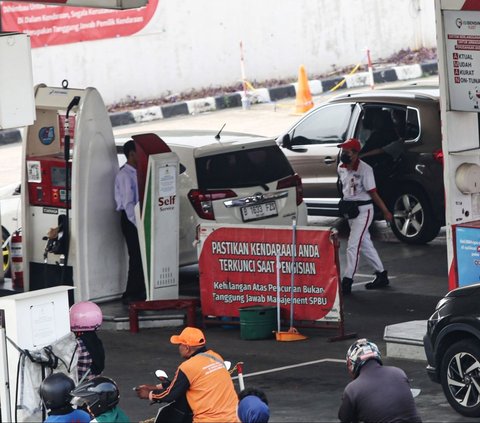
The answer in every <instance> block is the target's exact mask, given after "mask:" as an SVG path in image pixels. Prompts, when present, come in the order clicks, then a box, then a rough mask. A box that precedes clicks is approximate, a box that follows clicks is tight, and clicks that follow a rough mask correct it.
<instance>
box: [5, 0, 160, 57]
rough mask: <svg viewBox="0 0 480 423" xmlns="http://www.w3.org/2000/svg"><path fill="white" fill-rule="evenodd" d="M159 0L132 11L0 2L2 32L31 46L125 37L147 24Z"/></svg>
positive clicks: (151, 0) (150, 0)
mask: <svg viewBox="0 0 480 423" xmlns="http://www.w3.org/2000/svg"><path fill="white" fill-rule="evenodd" d="M158 2H159V0H149V2H148V5H147V6H145V7H141V8H138V9H131V10H109V9H94V8H87V7H69V6H47V5H44V4H36V3H15V2H8V1H4V2H2V3H1V10H2V15H1V16H2V30H3V31H17V32H23V33H26V34H28V35H30V37H31V45H32V47H44V46H49V45H56V44H68V43H76V42H80V41H91V40H100V39H104V38H114V37H126V36H128V35H132V34H135V33H136V32H138V31H140V30H141V29H143V28H144V27H145V25H147V23H148V22H149V21H150V19H151V18H152V16H153V15H154V13H155V10H156V9H157V5H158Z"/></svg>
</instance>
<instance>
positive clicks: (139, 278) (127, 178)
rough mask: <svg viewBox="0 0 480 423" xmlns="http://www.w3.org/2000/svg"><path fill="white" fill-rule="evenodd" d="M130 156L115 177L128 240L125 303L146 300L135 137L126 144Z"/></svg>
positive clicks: (123, 225) (124, 147) (122, 220)
mask: <svg viewBox="0 0 480 423" xmlns="http://www.w3.org/2000/svg"><path fill="white" fill-rule="evenodd" d="M123 154H125V157H126V158H127V163H125V164H124V165H123V166H122V167H121V168H120V171H119V172H118V174H117V177H116V178H115V202H116V203H117V211H120V213H121V228H122V233H123V236H124V237H125V241H126V243H127V249H128V256H129V263H128V277H127V287H126V289H125V292H124V294H123V296H122V301H123V303H124V304H128V303H129V302H131V301H141V300H145V283H144V276H143V267H142V256H141V253H140V243H139V241H138V232H137V226H136V219H135V205H136V204H137V203H138V182H137V153H136V149H135V143H134V141H133V140H130V141H127V142H126V143H125V144H124V146H123Z"/></svg>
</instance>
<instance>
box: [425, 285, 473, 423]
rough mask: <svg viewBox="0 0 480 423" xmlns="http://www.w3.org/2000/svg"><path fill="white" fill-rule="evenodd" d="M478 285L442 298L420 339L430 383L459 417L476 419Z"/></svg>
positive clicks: (459, 289) (450, 293)
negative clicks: (439, 391)
mask: <svg viewBox="0 0 480 423" xmlns="http://www.w3.org/2000/svg"><path fill="white" fill-rule="evenodd" d="M479 304H480V284H475V285H470V286H466V287H462V288H457V289H455V290H453V291H450V292H449V293H448V294H447V295H445V297H444V298H442V299H441V300H440V301H439V302H438V304H437V306H436V307H435V312H434V313H433V314H432V316H431V317H430V319H429V320H428V323H427V333H426V335H425V337H424V339H423V341H424V348H425V354H426V356H427V361H428V366H427V372H428V375H429V376H430V379H431V380H432V381H434V382H436V383H441V384H442V388H443V392H444V393H445V396H446V397H447V400H448V402H449V403H450V405H451V406H452V407H453V408H454V409H455V410H456V411H457V412H459V413H460V414H463V415H464V416H468V417H480V306H479Z"/></svg>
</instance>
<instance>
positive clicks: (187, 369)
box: [151, 349, 238, 423]
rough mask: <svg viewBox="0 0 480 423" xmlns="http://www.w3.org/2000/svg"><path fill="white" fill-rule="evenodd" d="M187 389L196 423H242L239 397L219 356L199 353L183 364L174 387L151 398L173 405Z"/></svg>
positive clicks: (158, 392)
mask: <svg viewBox="0 0 480 423" xmlns="http://www.w3.org/2000/svg"><path fill="white" fill-rule="evenodd" d="M180 387H182V388H183V389H182V388H180ZM179 388H180V389H179ZM185 388H186V396H187V401H188V404H189V405H190V408H191V409H192V412H193V422H194V423H207V422H212V423H213V422H222V423H236V422H238V417H237V403H238V399H237V393H236V392H235V388H234V386H233V382H232V378H231V377H230V374H229V373H228V370H227V369H226V368H225V365H224V363H223V358H222V357H221V356H220V355H218V354H217V353H216V352H214V351H212V350H208V351H205V350H204V349H202V350H200V351H197V352H196V353H195V354H194V355H192V356H191V357H190V358H189V359H188V360H186V361H184V362H183V363H182V364H180V366H179V367H178V369H177V372H176V373H175V377H174V379H173V380H172V383H171V384H170V386H169V387H168V388H167V389H166V390H164V391H157V390H155V391H153V392H152V395H151V398H152V400H155V401H171V400H174V399H176V398H178V396H179V395H182V394H184V393H185Z"/></svg>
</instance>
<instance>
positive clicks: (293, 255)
mask: <svg viewBox="0 0 480 423" xmlns="http://www.w3.org/2000/svg"><path fill="white" fill-rule="evenodd" d="M296 230H297V222H296V220H295V219H293V221H292V269H291V276H290V327H293V287H294V285H295V284H294V278H295V252H296V245H297V239H296Z"/></svg>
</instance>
